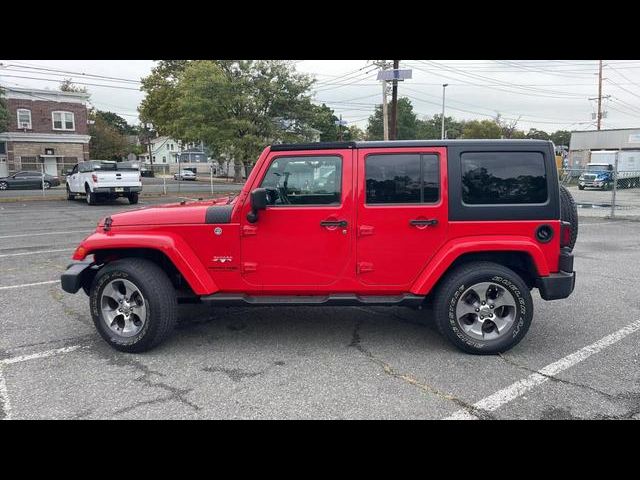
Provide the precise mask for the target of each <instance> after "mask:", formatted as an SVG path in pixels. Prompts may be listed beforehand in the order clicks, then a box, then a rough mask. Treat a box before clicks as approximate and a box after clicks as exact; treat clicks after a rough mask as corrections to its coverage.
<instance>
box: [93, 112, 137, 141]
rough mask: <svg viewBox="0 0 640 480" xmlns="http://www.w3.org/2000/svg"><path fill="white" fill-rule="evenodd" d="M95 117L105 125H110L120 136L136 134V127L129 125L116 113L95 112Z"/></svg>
mask: <svg viewBox="0 0 640 480" xmlns="http://www.w3.org/2000/svg"><path fill="white" fill-rule="evenodd" d="M95 115H96V117H99V118H101V119H102V120H104V122H105V123H107V124H109V125H111V126H112V127H113V128H115V129H116V130H117V131H118V132H120V133H121V134H122V135H136V134H137V133H138V130H137V129H136V127H134V126H131V125H129V124H128V123H127V121H126V120H125V119H124V118H122V117H121V116H120V115H118V114H116V113H113V112H105V111H102V110H96V112H95Z"/></svg>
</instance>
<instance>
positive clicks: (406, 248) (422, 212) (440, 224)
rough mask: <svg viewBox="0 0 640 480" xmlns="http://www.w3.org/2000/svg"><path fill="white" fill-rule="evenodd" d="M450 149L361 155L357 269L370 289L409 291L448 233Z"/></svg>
mask: <svg viewBox="0 0 640 480" xmlns="http://www.w3.org/2000/svg"><path fill="white" fill-rule="evenodd" d="M446 161H447V159H446V149H445V148H435V147H431V148H403V149H401V150H400V149H393V148H384V149H382V148H378V149H363V150H359V151H358V160H357V162H358V181H357V184H358V201H357V204H358V213H357V217H358V222H357V229H358V233H357V235H358V237H357V247H356V257H357V259H356V262H357V264H356V268H357V275H358V279H359V281H360V282H362V283H363V284H366V285H376V286H382V285H384V286H395V287H396V288H398V290H400V291H407V289H408V288H409V287H410V286H411V284H412V283H413V281H414V280H415V279H416V277H417V276H418V274H419V273H420V271H421V270H422V269H423V268H424V266H425V265H426V264H427V262H428V261H429V260H430V259H431V257H432V256H433V255H434V254H435V252H436V251H437V250H438V249H439V248H440V247H441V246H442V244H443V242H444V241H445V237H446V231H447V216H448V213H447V188H446V182H445V178H446V175H445V172H446V168H447V167H446V165H447V163H446Z"/></svg>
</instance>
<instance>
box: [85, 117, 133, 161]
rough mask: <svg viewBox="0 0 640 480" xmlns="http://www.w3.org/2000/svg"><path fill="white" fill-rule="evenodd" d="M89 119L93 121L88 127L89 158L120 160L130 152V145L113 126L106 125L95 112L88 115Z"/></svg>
mask: <svg viewBox="0 0 640 480" xmlns="http://www.w3.org/2000/svg"><path fill="white" fill-rule="evenodd" d="M89 118H90V119H91V120H92V121H93V123H92V124H90V125H89V135H91V140H90V141H89V151H90V152H91V158H94V159H96V160H121V159H122V157H124V156H126V155H127V154H129V153H130V152H131V149H132V148H131V145H129V143H128V142H127V139H126V137H125V136H124V135H122V134H121V133H120V132H119V131H118V130H117V129H116V128H115V127H114V126H113V125H110V124H109V123H107V122H106V121H105V120H104V119H103V118H102V117H100V116H99V115H96V113H95V112H90V113H89Z"/></svg>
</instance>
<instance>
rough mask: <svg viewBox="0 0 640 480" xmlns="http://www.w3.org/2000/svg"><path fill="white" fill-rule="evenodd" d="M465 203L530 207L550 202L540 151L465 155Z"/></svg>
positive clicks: (463, 197)
mask: <svg viewBox="0 0 640 480" xmlns="http://www.w3.org/2000/svg"><path fill="white" fill-rule="evenodd" d="M461 160H462V201H463V202H464V203H466V204H468V205H496V204H530V203H545V202H546V201H547V196H548V192H547V178H546V172H545V165H544V157H543V155H542V154H541V153H540V152H465V153H463V154H462V155H461Z"/></svg>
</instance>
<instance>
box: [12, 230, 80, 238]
mask: <svg viewBox="0 0 640 480" xmlns="http://www.w3.org/2000/svg"><path fill="white" fill-rule="evenodd" d="M68 233H91V230H67V231H66V232H46V233H20V234H18V235H2V236H1V237H0V239H2V238H20V237H40V236H42V235H66V234H68Z"/></svg>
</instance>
